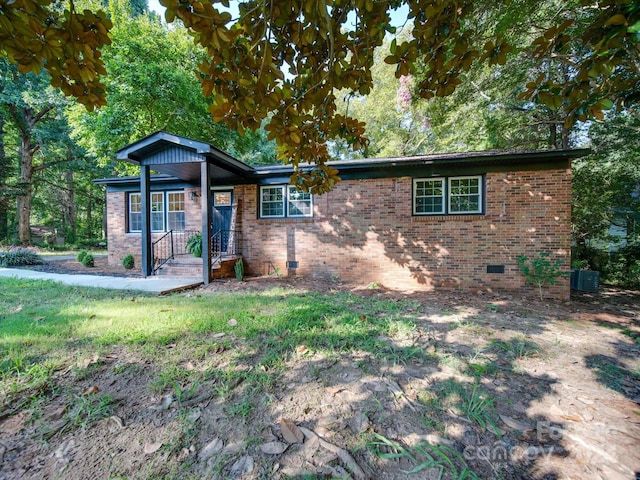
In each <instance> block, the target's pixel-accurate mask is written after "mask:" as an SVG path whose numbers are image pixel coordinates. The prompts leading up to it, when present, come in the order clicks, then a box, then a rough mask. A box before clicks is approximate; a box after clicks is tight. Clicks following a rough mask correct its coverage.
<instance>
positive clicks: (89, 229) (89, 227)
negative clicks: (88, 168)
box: [87, 187, 93, 240]
mask: <svg viewBox="0 0 640 480" xmlns="http://www.w3.org/2000/svg"><path fill="white" fill-rule="evenodd" d="M92 200H93V199H92V197H91V187H89V195H87V240H90V239H91V238H93V233H92V225H91V220H92V218H91V216H92V215H93V212H92V211H91V206H92Z"/></svg>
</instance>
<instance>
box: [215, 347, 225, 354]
mask: <svg viewBox="0 0 640 480" xmlns="http://www.w3.org/2000/svg"><path fill="white" fill-rule="evenodd" d="M224 351H225V348H224V345H218V346H217V347H216V349H215V353H222V352H224Z"/></svg>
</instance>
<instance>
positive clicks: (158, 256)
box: [151, 230, 200, 274]
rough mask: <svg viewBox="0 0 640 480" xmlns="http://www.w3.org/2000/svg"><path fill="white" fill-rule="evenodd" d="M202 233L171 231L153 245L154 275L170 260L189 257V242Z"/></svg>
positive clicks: (195, 231)
mask: <svg viewBox="0 0 640 480" xmlns="http://www.w3.org/2000/svg"><path fill="white" fill-rule="evenodd" d="M199 233H200V232H199V231H197V230H180V231H175V232H174V231H173V230H169V231H168V232H167V233H165V234H164V235H162V236H161V237H160V238H159V239H157V240H156V241H155V242H153V243H152V244H151V254H152V255H153V274H155V273H156V272H157V271H158V270H159V269H160V267H162V266H163V265H164V264H165V263H167V262H168V261H169V260H171V259H173V258H175V257H176V256H177V255H187V254H190V253H191V252H188V251H187V242H189V239H190V238H191V237H192V236H193V235H197V234H199Z"/></svg>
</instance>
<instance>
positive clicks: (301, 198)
mask: <svg viewBox="0 0 640 480" xmlns="http://www.w3.org/2000/svg"><path fill="white" fill-rule="evenodd" d="M311 216H313V197H312V195H311V194H310V193H305V192H302V191H300V190H298V189H297V188H296V187H295V186H293V185H287V186H284V185H278V186H269V187H260V218H285V217H292V218H296V217H311Z"/></svg>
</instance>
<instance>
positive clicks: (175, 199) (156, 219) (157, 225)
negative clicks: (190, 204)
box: [128, 192, 185, 232]
mask: <svg viewBox="0 0 640 480" xmlns="http://www.w3.org/2000/svg"><path fill="white" fill-rule="evenodd" d="M128 203H129V207H128V214H129V219H128V225H129V232H141V231H142V195H141V194H140V193H137V192H136V193H130V194H129V202H128ZM184 228H185V213H184V192H151V231H152V232H164V231H168V230H178V231H181V230H184Z"/></svg>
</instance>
